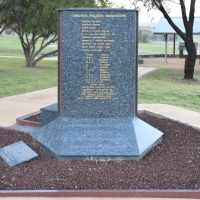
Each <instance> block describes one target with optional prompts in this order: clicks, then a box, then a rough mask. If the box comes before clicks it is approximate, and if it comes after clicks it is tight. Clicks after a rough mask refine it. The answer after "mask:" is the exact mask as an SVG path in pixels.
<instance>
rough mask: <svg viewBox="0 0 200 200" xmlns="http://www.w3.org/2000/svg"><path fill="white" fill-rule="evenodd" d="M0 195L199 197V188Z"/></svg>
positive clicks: (9, 192)
mask: <svg viewBox="0 0 200 200" xmlns="http://www.w3.org/2000/svg"><path fill="white" fill-rule="evenodd" d="M0 197H140V198H189V199H190V198H193V199H200V190H168V189H167V190H3V191H0Z"/></svg>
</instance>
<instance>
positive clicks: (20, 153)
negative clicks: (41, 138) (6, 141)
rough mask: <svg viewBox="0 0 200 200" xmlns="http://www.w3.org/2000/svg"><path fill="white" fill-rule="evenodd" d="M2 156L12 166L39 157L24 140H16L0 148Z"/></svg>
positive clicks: (0, 155)
mask: <svg viewBox="0 0 200 200" xmlns="http://www.w3.org/2000/svg"><path fill="white" fill-rule="evenodd" d="M0 157H1V158H2V159H3V160H4V161H5V162H6V163H7V164H8V165H9V166H10V167H12V166H15V165H18V164H20V163H23V162H26V161H29V160H31V159H33V158H36V157H38V154H37V153H35V151H33V150H32V149H31V148H30V147H29V146H27V145H26V144H25V143H24V142H22V141H20V142H16V143H13V144H11V145H8V146H5V147H3V148H1V149H0Z"/></svg>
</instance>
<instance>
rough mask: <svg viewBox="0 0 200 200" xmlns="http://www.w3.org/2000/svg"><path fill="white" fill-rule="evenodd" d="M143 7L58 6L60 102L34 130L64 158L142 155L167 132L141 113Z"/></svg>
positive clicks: (46, 111)
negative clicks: (139, 79)
mask: <svg viewBox="0 0 200 200" xmlns="http://www.w3.org/2000/svg"><path fill="white" fill-rule="evenodd" d="M137 31H138V12H137V11H134V10H125V9H90V8H88V9H84V8H83V9H69V10H64V9H63V10H59V70H58V104H55V105H51V106H49V107H46V108H43V109H41V117H42V124H43V126H42V128H41V129H40V130H38V131H36V132H34V133H32V136H33V138H35V139H36V140H37V141H38V142H39V143H40V144H42V146H44V147H45V148H46V149H47V150H49V151H50V152H51V153H52V154H53V155H54V156H56V157H57V158H59V159H89V160H93V159H94V160H95V159H96V160H110V159H111V160H118V159H140V158H142V156H143V155H145V153H147V152H148V151H149V150H150V149H151V148H152V147H154V146H155V145H156V144H158V143H159V142H160V141H161V139H162V135H163V133H161V132H160V131H158V130H157V129H155V128H154V127H152V126H150V125H148V124H147V123H145V122H143V121H142V120H140V119H139V118H137V116H136V113H137V58H138V54H137V43H138V42H137Z"/></svg>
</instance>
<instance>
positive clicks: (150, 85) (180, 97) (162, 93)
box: [138, 68, 200, 111]
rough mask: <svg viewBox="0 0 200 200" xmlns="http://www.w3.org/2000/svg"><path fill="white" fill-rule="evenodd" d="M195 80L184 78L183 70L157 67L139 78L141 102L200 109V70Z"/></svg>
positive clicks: (139, 98)
mask: <svg viewBox="0 0 200 200" xmlns="http://www.w3.org/2000/svg"><path fill="white" fill-rule="evenodd" d="M195 79H196V80H194V81H187V80H184V79H183V70H180V69H167V68H164V69H163V68H162V69H157V70H155V71H153V72H151V73H150V74H148V75H147V76H144V77H142V78H141V79H139V83H138V101H139V103H162V104H171V105H178V106H181V107H185V108H189V109H191V110H196V111H200V72H196V73H195Z"/></svg>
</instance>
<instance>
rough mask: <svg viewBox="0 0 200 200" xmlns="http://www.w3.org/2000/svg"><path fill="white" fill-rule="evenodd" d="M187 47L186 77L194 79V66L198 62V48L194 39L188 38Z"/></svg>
mask: <svg viewBox="0 0 200 200" xmlns="http://www.w3.org/2000/svg"><path fill="white" fill-rule="evenodd" d="M185 47H186V49H187V52H188V55H187V57H186V59H185V69H184V73H185V75H184V79H193V76H194V67H195V63H196V57H197V53H196V48H195V44H194V42H193V39H191V38H190V39H188V38H187V40H186V42H185Z"/></svg>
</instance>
